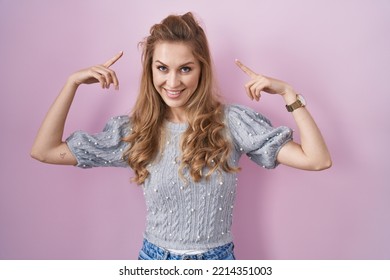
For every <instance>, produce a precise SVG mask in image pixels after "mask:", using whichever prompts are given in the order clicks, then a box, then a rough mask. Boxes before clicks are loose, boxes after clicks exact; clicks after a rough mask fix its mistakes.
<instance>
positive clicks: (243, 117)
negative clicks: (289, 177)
mask: <svg viewBox="0 0 390 280" xmlns="http://www.w3.org/2000/svg"><path fill="white" fill-rule="evenodd" d="M226 121H227V125H228V127H229V130H230V134H231V135H230V136H231V138H232V141H233V143H234V147H235V149H236V150H237V151H238V152H239V153H241V154H243V153H245V154H247V155H248V156H249V158H250V159H251V160H253V161H254V162H256V163H257V164H258V165H260V166H263V167H265V168H275V167H276V166H277V165H278V162H277V160H276V157H277V154H278V152H279V150H280V148H281V147H282V146H283V145H284V144H285V143H287V142H288V141H290V140H292V130H291V129H290V128H288V127H285V126H280V127H273V126H272V124H271V122H270V121H269V120H268V119H267V118H265V117H264V116H262V115H261V114H259V113H257V112H255V111H253V110H252V109H250V108H248V107H245V106H241V105H230V106H227V107H226Z"/></svg>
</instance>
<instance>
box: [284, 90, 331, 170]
mask: <svg viewBox="0 0 390 280" xmlns="http://www.w3.org/2000/svg"><path fill="white" fill-rule="evenodd" d="M283 98H284V101H285V102H286V104H291V103H293V102H294V101H296V92H295V91H294V90H292V89H288V90H287V91H286V92H285V94H283ZM292 115H293V117H294V120H295V123H296V125H297V127H298V133H299V136H300V144H296V147H295V148H296V150H295V152H294V153H295V157H291V156H290V160H292V161H294V158H295V159H297V161H298V162H297V163H296V164H300V165H302V166H301V168H303V169H312V170H321V169H325V168H329V167H330V166H331V157H330V154H329V151H328V148H327V146H326V143H325V140H324V138H323V136H322V134H321V131H320V129H319V128H318V126H317V124H316V122H315V121H314V119H313V117H312V116H311V114H310V112H309V111H308V109H307V108H306V107H301V108H298V109H296V110H294V111H293V112H292ZM294 153H291V154H294Z"/></svg>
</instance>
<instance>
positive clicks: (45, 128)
mask: <svg viewBox="0 0 390 280" xmlns="http://www.w3.org/2000/svg"><path fill="white" fill-rule="evenodd" d="M77 88H78V85H77V84H75V83H74V82H73V81H72V80H71V79H68V80H67V82H66V84H65V85H64V87H63V89H62V90H61V92H60V94H59V95H58V96H57V98H56V100H55V101H54V103H53V104H52V105H51V107H50V109H49V111H48V112H47V114H46V116H45V118H44V120H43V122H42V124H41V127H40V128H39V130H38V133H37V136H36V138H35V141H34V144H33V147H32V150H31V155H32V157H34V158H36V159H38V160H41V161H47V158H52V153H53V151H54V150H56V149H58V148H59V147H60V146H61V145H63V132H64V127H65V122H66V118H67V115H68V112H69V109H70V107H71V105H72V102H73V99H74V96H75V94H76V90H77ZM65 152H67V151H62V152H59V154H58V157H59V158H60V157H61V158H62V159H64V158H65V154H64V153H65ZM68 154H69V153H68Z"/></svg>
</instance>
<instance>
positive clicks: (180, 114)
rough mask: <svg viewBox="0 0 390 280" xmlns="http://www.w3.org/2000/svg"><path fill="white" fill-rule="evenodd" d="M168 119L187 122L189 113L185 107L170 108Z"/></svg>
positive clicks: (175, 121)
mask: <svg viewBox="0 0 390 280" xmlns="http://www.w3.org/2000/svg"><path fill="white" fill-rule="evenodd" d="M167 120H168V121H170V122H174V123H185V122H187V114H186V112H185V110H184V109H179V108H174V109H170V110H169V111H168V114H167Z"/></svg>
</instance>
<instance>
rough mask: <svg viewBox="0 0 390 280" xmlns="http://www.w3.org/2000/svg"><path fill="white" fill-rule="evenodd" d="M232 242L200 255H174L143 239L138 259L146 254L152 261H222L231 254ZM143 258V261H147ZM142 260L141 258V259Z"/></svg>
mask: <svg viewBox="0 0 390 280" xmlns="http://www.w3.org/2000/svg"><path fill="white" fill-rule="evenodd" d="M233 249H234V244H233V242H230V243H227V244H225V245H222V246H218V247H215V248H212V249H210V250H208V251H206V252H204V253H200V254H183V255H180V254H175V253H172V252H170V251H169V250H167V249H164V248H161V247H159V246H157V245H155V244H153V243H151V242H149V241H148V240H147V239H144V241H143V244H142V249H141V252H140V257H142V256H143V254H146V255H147V257H148V258H149V259H152V260H223V259H226V257H227V256H228V255H230V254H232V253H233ZM148 258H144V259H148ZM141 259H142V258H141Z"/></svg>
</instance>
